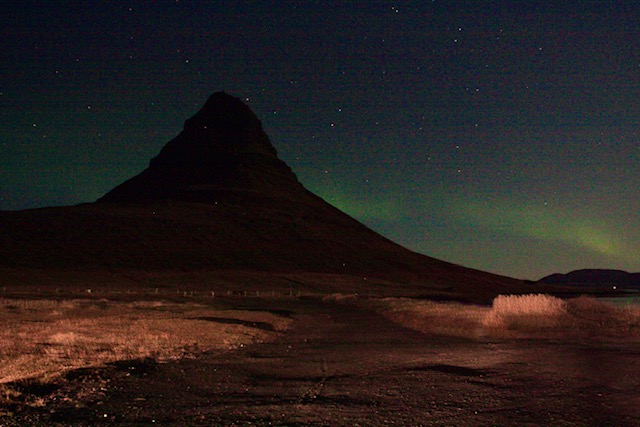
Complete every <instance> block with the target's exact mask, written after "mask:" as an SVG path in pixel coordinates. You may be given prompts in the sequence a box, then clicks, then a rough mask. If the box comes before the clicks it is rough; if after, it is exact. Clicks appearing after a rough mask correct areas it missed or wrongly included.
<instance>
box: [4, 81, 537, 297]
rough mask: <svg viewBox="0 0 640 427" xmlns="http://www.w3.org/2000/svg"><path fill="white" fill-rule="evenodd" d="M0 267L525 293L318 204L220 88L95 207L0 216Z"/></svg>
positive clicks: (515, 284) (459, 293)
mask: <svg viewBox="0 0 640 427" xmlns="http://www.w3.org/2000/svg"><path fill="white" fill-rule="evenodd" d="M3 266H4V267H6V268H9V269H13V270H12V271H13V272H18V273H20V274H23V272H24V271H27V270H28V269H36V270H40V271H42V270H43V269H45V270H46V271H50V270H52V269H55V270H63V271H76V272H77V271H117V272H122V271H125V270H135V271H145V272H149V275H150V274H151V272H153V274H157V272H160V271H164V272H175V271H178V272H183V273H184V274H192V273H193V272H203V271H205V272H207V274H206V277H208V278H209V279H207V280H210V279H211V278H212V277H214V276H215V275H216V274H217V273H216V272H221V273H220V274H221V275H222V274H223V273H222V272H224V275H225V277H228V276H229V274H231V273H230V272H234V271H236V272H243V273H242V274H247V273H246V272H262V273H267V274H269V275H271V276H274V275H276V276H277V277H284V276H285V275H286V277H293V276H292V275H293V274H297V275H298V276H296V277H302V276H300V275H303V276H304V277H311V275H313V277H322V278H321V279H314V280H313V281H312V282H313V283H312V282H310V281H306V279H305V280H298V282H297V283H298V284H297V286H306V287H307V288H308V289H315V290H329V289H331V290H336V286H335V283H345V284H349V285H345V286H344V287H343V288H339V289H338V290H341V291H349V292H353V291H356V292H362V293H367V292H370V291H373V290H375V291H376V292H382V293H385V294H404V293H406V292H411V293H413V294H428V295H433V294H434V292H435V293H443V294H446V295H449V296H454V297H456V298H461V299H464V298H467V297H468V298H469V299H475V300H478V299H482V300H487V299H490V298H491V297H493V296H495V295H497V294H499V293H517V292H520V291H523V290H524V289H526V285H524V284H523V283H522V282H521V281H519V280H516V279H511V278H507V277H502V276H498V275H494V274H490V273H486V272H482V271H478V270H473V269H470V268H465V267H462V266H459V265H454V264H451V263H448V262H444V261H440V260H437V259H434V258H431V257H428V256H425V255H421V254H418V253H415V252H412V251H410V250H408V249H406V248H403V247H401V246H400V245H398V244H396V243H394V242H392V241H390V240H389V239H387V238H385V237H383V236H381V235H379V234H377V233H375V232H374V231H372V230H370V229H369V228H367V227H366V226H364V225H363V224H361V223H359V222H358V221H356V220H355V219H353V218H351V217H350V216H348V215H347V214H345V213H343V212H341V211H339V210H338V209H336V208H335V207H333V206H332V205H330V204H328V203H326V202H325V201H324V200H322V199H321V198H320V197H318V196H316V195H315V194H313V193H311V192H310V191H308V190H307V189H305V188H304V187H303V186H302V184H301V183H300V182H299V181H298V179H297V178H296V176H295V174H294V173H293V172H292V171H291V169H290V168H289V166H287V165H286V164H285V163H284V162H283V161H282V160H280V159H279V158H278V156H277V152H276V149H275V148H274V146H273V145H272V144H271V142H270V140H269V137H268V136H267V135H266V133H265V132H264V131H263V128H262V124H261V122H260V120H259V119H258V118H257V117H256V115H255V114H254V113H253V112H252V111H251V110H250V108H249V107H248V106H247V105H246V104H244V103H243V102H242V101H241V100H240V99H238V98H236V97H233V96H231V95H228V94H226V93H223V92H218V93H215V94H213V95H211V97H210V98H209V99H208V100H207V102H206V103H205V105H204V107H203V108H202V109H201V110H200V111H199V112H197V113H196V114H195V116H193V117H192V118H190V119H188V120H187V121H186V122H185V126H184V130H183V131H182V132H181V133H180V134H179V135H178V136H177V137H176V138H174V139H173V140H171V141H170V142H168V143H167V144H166V145H165V146H164V148H162V150H161V151H160V153H159V155H158V156H157V157H155V158H154V159H152V160H151V162H150V164H149V167H148V168H147V169H145V170H144V171H143V172H142V173H140V174H139V175H137V176H135V177H133V178H131V179H129V180H127V181H126V182H124V183H122V184H121V185H119V186H117V187H116V188H114V189H113V190H111V191H109V192H108V193H107V194H106V195H105V196H104V197H102V198H101V199H99V200H98V201H97V202H95V203H87V204H83V205H78V206H70V207H58V208H42V209H32V210H25V211H17V212H0V267H3ZM18 273H15V274H18ZM12 274H13V273H12ZM119 274H120V273H119ZM318 275H324V276H318ZM327 275H330V276H327ZM16 277H17V276H16ZM20 277H23V276H20ZM243 277H245V276H243ZM274 277H275V276H274ZM327 277H331V279H327ZM338 277H339V279H338ZM0 279H2V275H1V274H0ZM20 280H23V279H20ZM203 286H204V284H203ZM247 286H249V285H247ZM250 286H252V287H260V286H263V287H268V286H269V285H268V284H267V281H265V280H253V281H252V283H251V284H250Z"/></svg>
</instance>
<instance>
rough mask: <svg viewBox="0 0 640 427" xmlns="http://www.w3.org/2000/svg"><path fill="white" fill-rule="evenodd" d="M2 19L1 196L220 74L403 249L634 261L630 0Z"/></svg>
mask: <svg viewBox="0 0 640 427" xmlns="http://www.w3.org/2000/svg"><path fill="white" fill-rule="evenodd" d="M0 24H1V25H0V34H1V40H0V209H3V210H17V209H26V208H35V207H44V206H55V205H70V204H77V203H81V202H89V201H94V200H95V199H97V198H98V197H100V196H102V195H103V194H104V193H105V192H107V191H108V190H110V189H111V188H113V187H114V186H116V185H117V184H119V183H121V182H122V181H124V180H126V179H127V178H129V177H131V176H133V175H135V174H137V173H139V172H141V171H142V170H143V169H144V168H145V167H146V166H147V165H148V162H149V160H150V159H151V158H152V157H154V156H155V155H156V154H157V153H158V152H159V151H160V149H161V148H162V146H164V144H166V143H167V142H168V141H169V140H171V139H172V138H173V137H175V136H176V135H177V134H178V133H179V132H180V131H181V130H182V126H183V123H184V121H185V120H186V119H187V118H189V117H191V116H192V115H193V114H195V113H196V112H197V111H198V110H199V109H200V108H201V107H202V105H203V104H204V102H205V101H206V99H207V97H208V96H209V95H210V94H211V93H213V92H215V91H219V90H224V91H226V92H228V93H230V94H233V95H236V96H238V97H241V98H242V99H245V100H246V101H247V103H248V105H249V106H250V107H251V108H252V109H253V110H254V111H255V112H256V114H257V115H258V117H259V118H260V119H261V120H262V123H263V125H264V128H265V130H266V132H267V133H268V135H269V136H270V138H271V141H272V143H273V144H274V146H275V147H276V148H277V150H278V153H279V156H280V158H282V159H283V160H284V161H285V162H286V163H287V164H289V166H291V168H292V169H293V170H294V172H295V173H296V174H297V176H298V178H299V179H300V181H301V182H302V183H303V184H304V185H305V186H306V187H307V188H308V189H310V190H311V191H313V192H315V193H316V194H318V195H320V196H321V197H323V198H324V199H325V200H327V201H328V202H330V203H332V204H333V205H335V206H337V207H338V208H340V209H342V210H343V211H345V212H347V213H348V214H350V215H352V216H353V217H355V218H356V219H358V220H360V221H362V222H363V223H365V224H367V225H368V226H370V227H371V228H373V229H374V230H376V231H378V232H380V233H381V234H383V235H385V236H387V237H389V238H391V239H392V240H394V241H396V242H398V243H400V244H402V245H404V246H406V247H408V248H411V249H413V250H416V251H418V252H421V253H424V254H427V255H430V256H433V257H436V258H439V259H443V260H446V261H451V262H454V263H457V264H462V265H465V266H468V267H474V268H479V269H482V270H487V271H491V272H495V273H500V274H505V275H509V276H513V277H517V278H526V279H539V278H540V277H542V276H545V275H547V274H550V273H554V272H563V273H564V272H568V271H570V270H574V269H579V268H617V269H624V270H627V271H640V215H639V212H640V197H639V196H640V195H639V194H638V193H639V192H640V191H639V189H640V135H639V129H638V124H639V123H640V4H638V3H637V2H632V1H615V2H614V1H612V2H608V1H601V2H591V1H589V2H587V1H574V2H560V1H557V2H556V1H548V0H547V1H521V2H513V1H465V2H446V1H426V0H421V1H398V2H388V1H373V0H370V1H354V2H345V1H308V2H303V1H279V2H269V1H260V2H248V1H247V2H243V1H189V0H181V1H117V2H112V1H103V2H100V1H65V2H54V1H20V2H2V6H0Z"/></svg>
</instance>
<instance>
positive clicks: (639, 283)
mask: <svg viewBox="0 0 640 427" xmlns="http://www.w3.org/2000/svg"><path fill="white" fill-rule="evenodd" d="M538 283H543V284H549V285H572V286H589V287H613V286H615V287H617V288H619V289H640V273H628V272H626V271H622V270H606V269H584V270H576V271H572V272H570V273H567V274H558V273H556V274H552V275H550V276H547V277H543V278H542V279H540V280H539V281H538Z"/></svg>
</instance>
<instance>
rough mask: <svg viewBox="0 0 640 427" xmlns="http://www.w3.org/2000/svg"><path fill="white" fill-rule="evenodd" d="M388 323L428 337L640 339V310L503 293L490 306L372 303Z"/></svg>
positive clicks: (592, 301) (589, 300) (391, 300)
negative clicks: (433, 335)
mask: <svg viewBox="0 0 640 427" xmlns="http://www.w3.org/2000/svg"><path fill="white" fill-rule="evenodd" d="M367 304H369V305H371V306H373V307H374V308H375V309H376V310H377V311H378V312H380V313H382V314H383V315H384V316H386V317H388V318H389V319H391V320H393V321H395V322H397V323H399V324H402V325H404V326H406V327H410V328H412V329H415V330H419V331H421V332H425V333H431V334H440V335H448V336H457V337H465V338H481V337H487V338H560V339H568V340H571V339H589V338H597V339H600V340H633V341H640V306H638V305H625V306H616V305H613V304H611V303H607V302H603V301H600V300H597V299H595V298H590V297H579V298H574V299H569V300H566V301H565V300H562V299H560V298H557V297H553V296H550V295H541V294H532V295H500V296H498V297H497V298H495V299H494V301H493V305H492V306H491V307H482V306H475V305H464V304H460V303H436V302H433V301H419V300H411V299H403V298H387V299H383V300H378V301H370V302H367Z"/></svg>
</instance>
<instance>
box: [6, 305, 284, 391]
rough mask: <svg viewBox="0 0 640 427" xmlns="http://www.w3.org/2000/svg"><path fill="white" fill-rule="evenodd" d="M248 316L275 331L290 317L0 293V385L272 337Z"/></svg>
mask: <svg viewBox="0 0 640 427" xmlns="http://www.w3.org/2000/svg"><path fill="white" fill-rule="evenodd" d="M216 319H218V320H219V319H223V320H224V319H226V320H229V321H230V322H220V321H216ZM253 322H256V323H258V322H259V323H260V324H268V325H270V328H271V329H273V331H282V330H285V329H286V328H288V327H289V325H290V323H291V320H290V319H287V318H284V317H281V316H277V315H275V314H272V313H267V312H256V311H242V310H218V309H213V308H211V307H207V306H203V305H197V304H175V303H162V302H157V301H156V302H136V303H121V302H111V301H106V300H73V301H64V302H60V301H53V300H32V301H26V300H8V299H0V325H1V326H2V327H1V328H0V384H2V383H9V382H12V381H16V380H22V379H26V378H31V377H46V376H50V375H57V374H59V373H60V372H63V371H66V370H70V369H76V368H81V367H90V366H99V365H102V364H104V363H107V362H114V361H118V360H126V359H138V358H147V357H152V358H156V359H172V358H179V357H182V356H184V355H185V354H188V353H193V352H199V351H209V350H227V349H231V348H235V347H238V346H242V345H246V344H249V343H251V342H254V341H261V340H266V339H269V338H271V337H272V336H274V332H272V331H267V330H264V328H263V329H261V328H256V327H252V326H251V325H252V323H253Z"/></svg>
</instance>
